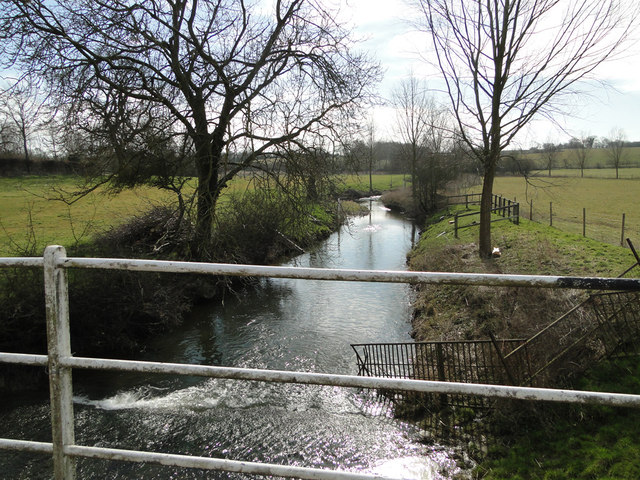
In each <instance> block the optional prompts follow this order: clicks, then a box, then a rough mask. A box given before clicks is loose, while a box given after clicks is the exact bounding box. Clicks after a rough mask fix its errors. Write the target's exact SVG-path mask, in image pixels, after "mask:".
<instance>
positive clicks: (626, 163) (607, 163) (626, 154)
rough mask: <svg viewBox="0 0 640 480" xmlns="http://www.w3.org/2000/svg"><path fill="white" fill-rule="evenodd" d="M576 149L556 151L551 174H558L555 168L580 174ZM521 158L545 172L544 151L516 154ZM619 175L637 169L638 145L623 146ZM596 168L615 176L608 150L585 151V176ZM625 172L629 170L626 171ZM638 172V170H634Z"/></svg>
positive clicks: (639, 163)
mask: <svg viewBox="0 0 640 480" xmlns="http://www.w3.org/2000/svg"><path fill="white" fill-rule="evenodd" d="M576 153H577V152H576V151H575V150H573V149H569V148H565V149H562V150H560V151H558V152H557V154H556V158H555V161H554V165H553V166H552V169H551V174H552V175H558V173H557V172H556V170H558V169H562V170H571V171H572V172H573V173H574V174H575V175H577V176H580V169H579V168H577V166H578V160H577V155H576ZM517 155H518V156H520V157H521V158H524V159H527V160H529V161H531V163H532V164H533V167H534V169H538V170H540V171H541V173H546V170H545V168H546V167H547V160H546V159H545V154H544V152H525V153H520V154H517ZM620 167H621V168H620V171H619V173H620V176H621V177H622V175H623V171H625V170H631V169H637V168H638V167H640V147H624V149H623V150H622V158H621V159H620ZM598 170H610V172H612V173H613V177H614V178H615V169H613V168H612V161H611V155H610V152H609V151H608V150H607V149H606V148H594V149H591V150H588V151H587V158H586V161H585V171H584V174H585V176H586V175H587V173H588V174H589V175H594V174H599V173H602V172H599V173H598V172H597V171H598ZM626 173H627V174H628V173H630V172H626ZM636 174H638V170H636Z"/></svg>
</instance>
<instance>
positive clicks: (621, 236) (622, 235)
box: [620, 213, 625, 247]
mask: <svg viewBox="0 0 640 480" xmlns="http://www.w3.org/2000/svg"><path fill="white" fill-rule="evenodd" d="M624 220H625V214H624V213H623V214H622V234H621V235H620V246H621V247H624Z"/></svg>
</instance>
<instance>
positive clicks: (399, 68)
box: [342, 0, 640, 148]
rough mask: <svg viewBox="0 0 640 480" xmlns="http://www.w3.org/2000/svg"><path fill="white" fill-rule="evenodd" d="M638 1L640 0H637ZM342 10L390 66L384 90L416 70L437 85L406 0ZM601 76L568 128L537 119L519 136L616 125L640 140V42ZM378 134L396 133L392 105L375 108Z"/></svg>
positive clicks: (349, 1) (523, 142)
mask: <svg viewBox="0 0 640 480" xmlns="http://www.w3.org/2000/svg"><path fill="white" fill-rule="evenodd" d="M634 1H635V0H634ZM342 13H343V14H344V15H345V17H346V18H347V19H350V20H351V22H353V24H355V25H356V32H357V34H358V35H360V36H361V37H364V38H365V41H364V43H363V44H362V48H363V49H365V50H367V51H369V52H370V54H371V55H372V57H374V58H376V59H377V60H378V61H379V62H380V63H381V65H382V67H383V68H384V70H385V78H384V80H383V82H382V84H381V86H380V93H381V95H383V96H384V97H387V98H390V97H391V93H392V92H393V89H394V88H397V85H398V84H399V82H400V80H401V79H402V78H403V77H407V76H408V75H409V74H410V72H411V71H413V73H414V75H415V76H416V77H421V78H425V79H426V80H427V82H428V84H430V85H434V86H437V83H438V74H437V72H435V71H434V70H433V69H432V68H431V67H430V66H429V65H428V63H427V62H426V61H425V60H424V59H422V58H420V55H421V54H422V55H424V54H425V52H426V51H427V49H428V48H429V44H428V42H427V40H426V39H425V38H424V37H423V36H422V35H421V34H419V33H418V32H416V31H415V29H414V28H413V27H412V26H411V25H410V23H409V20H410V19H411V18H412V17H414V18H415V13H414V12H413V11H412V10H411V9H410V8H409V7H408V6H407V2H406V1H405V0H342ZM598 79H599V80H602V81H604V82H607V83H608V84H609V85H610V86H609V87H608V88H605V87H603V86H601V85H597V86H596V85H594V86H593V87H592V88H591V95H590V96H584V97H580V98H578V99H576V101H575V105H574V107H573V108H572V112H571V115H569V116H566V117H564V118H562V119H560V123H561V124H562V125H563V126H564V128H565V130H566V132H563V131H562V130H561V129H560V128H558V127H557V126H555V125H553V124H551V123H550V122H547V121H544V120H538V121H536V122H534V123H533V124H532V125H531V126H530V128H529V129H528V130H527V131H525V132H523V134H522V135H521V136H520V137H519V138H518V140H519V143H520V145H514V147H519V146H521V147H523V148H527V147H529V146H532V145H535V144H537V143H538V144H542V143H544V142H548V141H552V142H554V143H559V142H565V141H567V140H568V139H569V138H570V137H571V136H576V137H579V136H581V135H595V136H598V137H606V136H609V135H610V133H611V131H612V129H613V128H621V129H623V130H624V132H625V134H626V137H627V139H628V140H639V141H640V48H639V47H638V43H633V44H629V45H628V46H627V48H626V49H625V51H624V52H623V53H622V58H621V59H619V60H614V61H608V62H606V63H605V64H604V65H603V66H601V67H600V68H599V70H598ZM374 118H375V121H376V130H377V137H379V138H391V137H393V123H394V120H395V113H394V112H393V110H392V109H391V108H389V107H379V108H377V109H376V111H375V114H374Z"/></svg>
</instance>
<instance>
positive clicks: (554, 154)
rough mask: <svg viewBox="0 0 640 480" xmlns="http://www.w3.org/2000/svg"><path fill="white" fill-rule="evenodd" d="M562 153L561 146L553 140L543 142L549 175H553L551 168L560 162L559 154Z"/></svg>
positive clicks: (543, 152)
mask: <svg viewBox="0 0 640 480" xmlns="http://www.w3.org/2000/svg"><path fill="white" fill-rule="evenodd" d="M559 153H560V147H559V146H558V145H556V144H555V143H553V142H546V143H543V144H542V154H543V155H544V160H545V163H546V167H547V172H548V175H549V176H551V169H552V168H553V167H555V166H556V164H557V163H558V154H559Z"/></svg>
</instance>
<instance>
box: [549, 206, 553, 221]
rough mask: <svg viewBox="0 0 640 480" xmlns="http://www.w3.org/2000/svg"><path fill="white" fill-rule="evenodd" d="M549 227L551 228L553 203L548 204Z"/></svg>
mask: <svg viewBox="0 0 640 480" xmlns="http://www.w3.org/2000/svg"><path fill="white" fill-rule="evenodd" d="M549 226H550V227H553V202H549Z"/></svg>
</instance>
